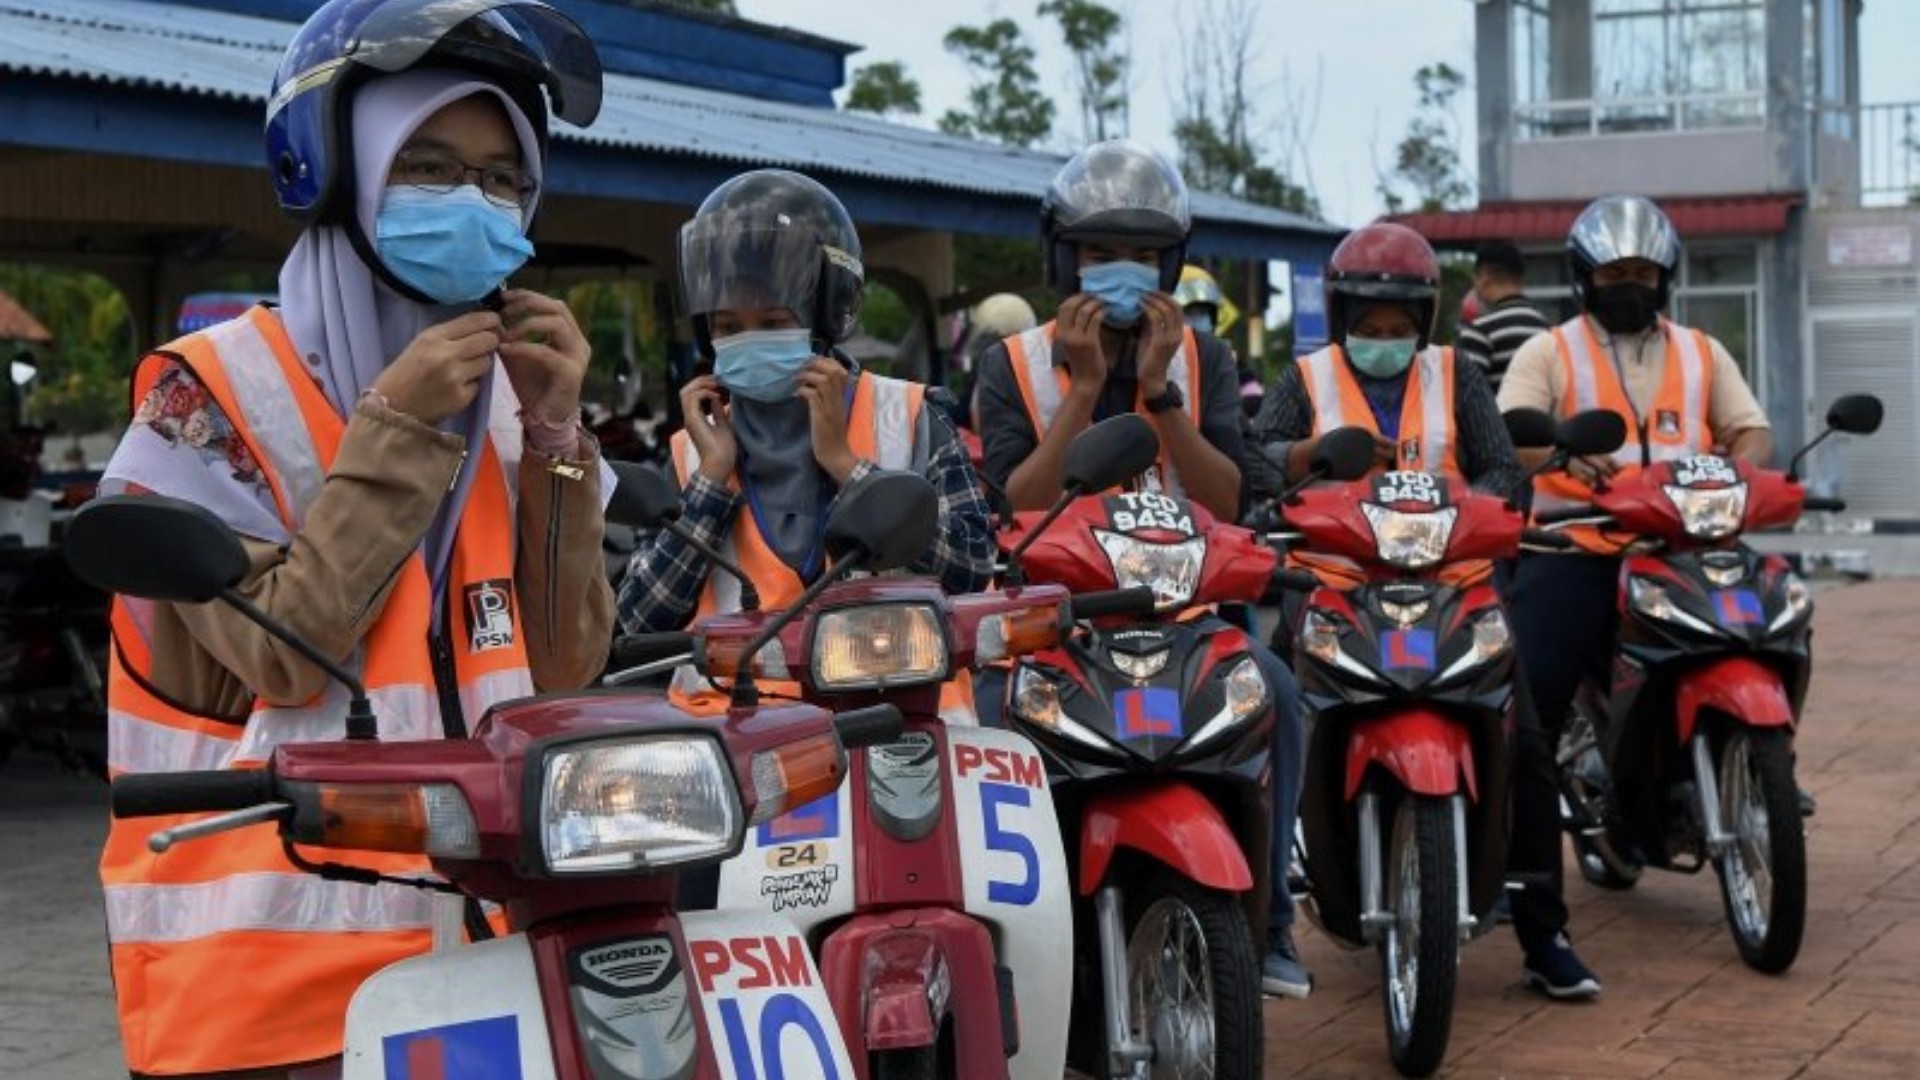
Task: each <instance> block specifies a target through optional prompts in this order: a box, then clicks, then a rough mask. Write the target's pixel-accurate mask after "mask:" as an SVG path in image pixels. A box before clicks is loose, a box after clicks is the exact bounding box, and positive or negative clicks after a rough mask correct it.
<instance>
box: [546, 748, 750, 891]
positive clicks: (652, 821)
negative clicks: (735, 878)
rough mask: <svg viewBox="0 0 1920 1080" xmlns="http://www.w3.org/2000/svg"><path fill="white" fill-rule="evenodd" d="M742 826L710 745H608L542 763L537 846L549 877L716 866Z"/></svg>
mask: <svg viewBox="0 0 1920 1080" xmlns="http://www.w3.org/2000/svg"><path fill="white" fill-rule="evenodd" d="M742 827H743V823H742V820H741V811H740V793H739V791H738V790H737V789H736V788H735V786H734V780H733V770H732V769H731V768H730V767H729V765H728V762H727V759H726V755H725V753H723V752H722V750H721V748H720V743H719V742H718V741H717V740H715V739H713V738H711V737H708V736H703V735H693V736H688V735H658V736H650V737H641V738H629V739H606V740H601V741H598V742H591V743H583V744H578V745H573V746H566V747H561V748H559V749H556V750H554V751H552V752H551V753H549V754H548V755H547V758H546V763H545V768H544V769H543V775H542V778H541V785H540V838H541V848H542V851H543V852H544V853H545V855H546V860H547V869H548V870H550V871H552V872H553V873H556V874H582V873H605V872H608V871H620V870H634V869H640V868H643V867H657V866H666V865H670V864H673V863H686V862H697V861H700V860H702V859H710V858H717V857H719V856H722V855H725V854H726V853H727V852H728V851H730V850H732V848H733V845H734V842H735V841H736V840H737V839H738V838H739V836H740V831H741V829H742Z"/></svg>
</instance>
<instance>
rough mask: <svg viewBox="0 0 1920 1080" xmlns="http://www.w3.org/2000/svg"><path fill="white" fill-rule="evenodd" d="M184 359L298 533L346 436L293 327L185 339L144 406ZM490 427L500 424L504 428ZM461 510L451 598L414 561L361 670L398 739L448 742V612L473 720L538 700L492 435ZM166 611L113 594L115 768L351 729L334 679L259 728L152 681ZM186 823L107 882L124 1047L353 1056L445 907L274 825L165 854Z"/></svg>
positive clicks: (138, 831)
mask: <svg viewBox="0 0 1920 1080" xmlns="http://www.w3.org/2000/svg"><path fill="white" fill-rule="evenodd" d="M165 360H174V361H177V362H178V363H180V364H181V365H182V366H184V367H185V368H186V369H187V370H188V371H189V372H190V373H191V374H192V375H193V376H194V378H195V379H196V380H197V381H198V382H199V384H200V385H201V386H202V387H204V388H205V389H206V390H207V392H208V393H209V394H210V395H211V396H212V398H213V399H214V401H215V402H216V403H217V404H218V406H219V408H220V410H221V411H222V413H223V414H224V415H225V416H226V417H227V419H228V420H229V421H230V422H231V423H232V424H233V429H234V433H235V435H236V437H238V438H239V439H240V440H241V441H242V442H243V443H244V444H245V445H246V446H247V447H248V449H249V450H250V451H251V452H252V453H253V454H254V457H255V459H256V460H257V462H258V463H259V466H260V470H261V474H262V476H263V477H264V478H265V481H266V483H267V485H268V487H269V488H270V489H271V490H272V492H273V496H274V500H275V504H276V507H277V509H278V512H279V516H280V519H281V524H282V525H283V526H284V527H285V529H286V531H287V534H288V535H294V534H296V533H297V532H298V531H299V529H300V526H301V524H302V523H303V522H304V520H305V515H306V513H307V510H308V508H309V507H310V506H311V505H312V502H313V500H314V499H315V498H317V497H318V496H319V492H320V491H321V490H322V487H323V485H324V484H325V481H326V475H327V470H328V469H330V468H331V467H332V464H333V461H334V459H335V457H336V456H337V454H338V452H339V448H340V443H341V440H342V438H343V437H344V435H345V432H346V427H347V424H346V420H345V419H343V418H342V417H341V416H340V415H339V414H338V413H336V412H334V410H333V407H332V405H331V404H330V403H329V402H328V401H327V399H326V396H325V395H324V394H323V393H322V392H321V390H320V389H319V387H318V386H317V385H316V384H315V383H314V382H313V380H312V377H311V376H310V375H309V374H308V373H307V371H306V369H305V367H304V365H303V364H302V363H301V361H300V359H299V357H298V356H297V355H296V354H295V353H294V349H293V346H292V344H291V342H290V341H289V340H288V339H287V335H286V331H285V329H284V328H283V327H282V326H281V324H280V322H279V320H278V317H277V316H275V315H274V314H273V313H271V312H270V311H268V310H267V309H265V308H254V309H252V310H250V311H249V312H248V313H247V314H246V315H243V316H241V317H240V318H237V319H234V320H231V321H229V322H227V323H223V324H221V325H220V326H217V327H214V328H212V329H210V330H208V331H205V332H202V333H199V334H193V335H188V336H187V337H185V338H182V339H180V340H178V341H176V342H174V343H172V344H171V345H169V346H167V347H166V349H165V350H163V351H161V352H159V353H155V354H151V355H149V356H148V357H147V358H145V359H143V361H142V362H141V364H140V365H139V367H138V368H137V369H136V372H135V377H134V386H133V389H134V398H135V400H136V401H139V400H141V399H143V398H144V397H145V395H146V392H147V391H148V390H150V389H151V388H152V387H153V385H154V384H155V383H156V382H157V380H158V378H159V374H160V372H161V371H162V370H164V365H163V363H162V361H165ZM496 421H497V418H490V421H489V428H490V430H495V431H497V430H499V427H498V425H497V423H496ZM480 454H481V459H480V461H479V462H478V464H477V471H476V473H475V477H474V481H473V483H472V485H471V488H470V492H469V495H468V499H467V503H466V506H465V508H464V509H463V511H462V515H461V522H462V524H461V527H460V529H459V531H458V533H457V534H456V536H455V542H454V547H453V553H452V558H451V562H450V564H449V572H448V581H449V583H450V584H449V586H448V593H449V595H448V596H446V597H439V598H436V597H434V596H433V595H432V586H431V584H430V582H429V580H428V575H427V570H426V563H425V560H424V559H423V558H422V557H421V555H420V554H419V553H418V552H417V551H416V552H415V553H414V554H413V555H412V556H411V557H410V558H409V559H408V560H407V561H405V562H404V563H402V564H401V565H400V566H399V567H396V568H395V569H396V575H395V579H394V582H393V584H392V586H391V588H390V591H389V592H388V594H387V597H386V599H385V601H384V603H383V606H382V607H381V608H380V609H379V614H378V618H377V619H376V620H374V622H373V624H372V626H371V627H370V628H369V629H368V630H367V631H366V633H365V634H364V635H362V638H361V644H360V648H359V649H358V650H357V651H356V653H355V655H354V656H353V657H352V658H350V659H349V661H348V665H349V666H350V667H354V668H358V669H360V671H361V674H362V680H363V681H364V682H365V683H366V685H367V690H368V694H369V697H371V698H372V700H373V702H374V708H375V712H376V714H377V716H378V719H379V726H380V734H381V737H382V738H383V739H390V740H394V741H405V740H414V739H431V738H439V737H442V735H443V733H444V727H443V723H444V722H443V718H442V717H441V715H440V709H439V697H438V695H437V693H436V692H435V682H434V673H433V664H432V661H431V657H430V652H429V647H428V634H429V630H430V628H431V626H432V619H433V614H434V611H435V610H436V608H444V610H445V611H446V612H447V614H448V616H450V618H449V625H447V626H446V627H445V632H446V633H447V635H448V637H449V641H450V644H451V645H452V651H453V653H454V668H455V678H456V681H457V683H458V686H457V690H458V693H459V697H460V700H461V705H462V709H463V711H464V712H465V714H466V718H467V720H468V721H469V722H470V723H471V722H476V721H478V720H479V718H480V716H481V715H482V714H483V713H484V711H485V710H486V709H487V708H488V707H490V706H491V705H493V704H495V703H498V702H500V701H503V700H507V699H509V698H515V697H522V696H525V695H526V694H527V693H529V692H530V691H531V690H532V677H531V672H530V671H529V669H528V664H527V655H526V643H525V631H524V624H523V622H522V621H521V619H520V617H519V602H518V600H517V598H515V597H514V595H513V580H514V551H515V544H516V540H515V536H514V533H515V528H514V517H513V514H514V511H513V505H514V493H513V492H512V491H511V490H510V489H509V483H510V480H509V477H508V474H507V473H506V472H505V470H504V467H503V463H502V460H501V458H502V456H503V455H501V454H500V453H498V452H497V451H496V449H495V447H494V442H493V438H491V437H490V438H488V439H485V440H482V442H481V447H480ZM156 614H157V608H156V607H155V606H154V605H152V604H148V603H145V602H141V601H132V600H126V599H116V601H115V603H114V609H113V616H112V622H113V633H114V639H115V648H114V649H113V650H112V653H111V659H110V663H109V669H108V701H109V705H110V709H109V721H108V726H109V735H110V749H109V755H108V756H109V762H110V765H111V767H112V769H113V770H115V771H116V772H123V773H125V772H131V773H145V772H170V771H176V770H182V769H210V768H231V767H247V766H252V765H258V764H260V763H262V762H264V761H265V760H266V759H267V758H269V757H270V756H271V755H272V753H273V750H274V749H275V748H276V747H278V746H281V745H283V744H288V743H295V742H316V741H318V742H328V741H335V740H338V739H339V738H341V736H342V735H343V734H344V719H343V717H344V715H345V703H346V692H345V690H344V689H342V688H340V687H337V686H334V685H331V684H329V685H328V686H327V687H326V689H325V690H324V691H323V692H322V693H320V694H318V695H316V696H315V697H314V698H313V699H312V700H309V701H305V702H300V703H298V704H294V705H284V704H281V705H274V704H269V703H268V702H266V701H264V700H256V701H255V702H254V706H253V709H252V710H251V712H250V714H249V715H248V716H247V718H246V719H245V720H244V721H233V720H228V719H222V718H217V717H204V716H198V715H194V714H192V713H189V712H186V711H184V710H182V709H180V708H178V707H176V706H175V705H173V704H171V703H169V702H167V701H165V700H163V699H161V698H160V697H159V696H158V695H157V694H156V693H154V692H153V690H152V689H151V686H152V683H151V679H150V676H149V674H148V668H149V667H150V665H151V650H150V638H151V633H152V625H153V619H154V618H155V617H156ZM183 820H188V819H187V818H183V817H172V818H154V819H138V820H126V821H115V822H113V824H112V826H111V828H110V830H109V833H108V838H107V845H106V850H105V852H104V853H103V855H102V858H101V865H100V872H101V878H102V881H103V884H104V885H105V886H106V888H107V892H108V907H107V915H108V932H109V938H110V940H111V942H112V944H113V949H112V960H113V977H114V986H115V990H116V993H117V995H118V998H119V1005H120V1016H121V1031H122V1042H123V1045H124V1047H125V1049H126V1054H127V1061H128V1065H129V1067H130V1068H132V1069H133V1070H134V1071H135V1072H139V1073H153V1074H176V1073H201V1072H224V1071H228V1070H238V1069H248V1068H258V1067H261V1066H269V1065H276V1064H284V1063H287V1062H298V1061H308V1060H315V1059H319V1058H324V1057H328V1056H331V1055H334V1054H337V1053H339V1052H340V1039H341V1034H342V1031H343V1026H344V1018H345V1013H346V1006H347V1001H348V999H349V998H350V997H351V996H352V994H353V992H354V990H355V989H356V988H358V986H359V984H360V983H361V982H362V981H363V980H364V979H365V978H366V977H367V976H368V975H370V974H372V973H373V972H374V971H377V970H379V969H380V968H382V967H384V966H386V965H387V964H390V963H392V962H394V961H395V960H398V959H401V958H403V957H405V956H408V955H412V954H416V953H419V952H420V951H422V950H424V949H425V948H426V946H427V944H428V941H429V936H428V934H427V932H426V931H427V928H428V927H429V926H430V925H431V903H430V899H429V898H428V897H427V896H426V894H422V893H419V892H418V891H417V890H414V889H407V888H400V887H392V888H389V887H380V888H372V887H369V886H365V885H358V884H352V883H345V882H342V883H338V884H336V883H333V882H328V881H325V880H323V879H320V878H316V877H312V876H309V875H306V874H303V873H300V872H299V871H297V870H296V868H295V867H294V866H293V865H292V864H291V863H289V862H288V861H287V858H286V855H285V853H284V851H283V850H282V848H281V845H280V841H279V839H278V836H277V834H276V831H275V830H274V828H273V827H272V826H269V825H261V826H254V827H251V828H247V829H241V830H236V831H234V832H230V833H224V834H221V835H219V836H214V837H208V838H204V839H201V840H197V841H195V842H194V843H192V844H189V845H182V846H181V847H178V848H175V849H172V850H170V851H168V852H167V853H165V854H163V855H161V854H155V853H153V852H151V851H149V850H148V849H147V847H146V841H147V839H148V838H149V837H150V836H151V835H152V833H153V832H155V831H156V830H158V829H160V828H164V827H167V826H169V825H174V824H178V823H179V822H181V821H183ZM309 856H310V857H314V858H324V859H326V860H328V861H332V862H340V863H345V864H348V865H354V866H362V867H366V868H370V869H376V870H378V871H380V872H382V873H388V874H402V875H419V874H422V873H424V872H426V871H427V866H428V864H427V862H426V860H425V859H423V858H419V857H415V856H402V855H385V854H376V853H368V852H348V851H334V850H328V851H325V852H319V851H312V852H309ZM236 965H242V966H244V968H245V978H246V980H247V987H248V994H247V995H246V996H247V1001H246V1002H245V1003H242V1004H240V1005H238V1006H236V1007H233V1008H227V1007H222V1008H220V1009H208V1008H206V1007H205V1002H204V1001H199V1002H196V1001H195V1000H194V998H195V992H194V989H193V988H194V987H204V986H208V985H219V984H220V983H221V982H222V981H223V980H228V979H231V978H232V977H233V976H234V971H235V968H236Z"/></svg>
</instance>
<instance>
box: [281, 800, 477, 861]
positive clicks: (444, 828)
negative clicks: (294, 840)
mask: <svg viewBox="0 0 1920 1080" xmlns="http://www.w3.org/2000/svg"><path fill="white" fill-rule="evenodd" d="M316 794H317V797H318V800H319V806H320V837H319V839H318V840H317V841H315V842H316V843H318V844H319V845H320V846H322V847H332V848H354V849H358V850H361V851H398V852H405V853H408V854H418V855H435V856H439V857H442V858H449V859H474V858H479V856H480V829H479V826H478V825H476V824H475V822H474V819H473V808H472V807H470V806H468V805H467V799H466V796H464V795H462V794H461V793H460V789H459V788H458V787H456V786H454V785H452V784H338V785H334V784H321V785H319V786H318V789H317V793H316Z"/></svg>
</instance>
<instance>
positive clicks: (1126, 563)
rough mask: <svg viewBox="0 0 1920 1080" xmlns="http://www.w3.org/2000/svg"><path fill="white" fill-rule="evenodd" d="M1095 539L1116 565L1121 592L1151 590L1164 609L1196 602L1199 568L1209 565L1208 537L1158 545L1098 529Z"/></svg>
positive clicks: (1114, 573) (1116, 578) (1117, 580)
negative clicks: (1195, 593)
mask: <svg viewBox="0 0 1920 1080" xmlns="http://www.w3.org/2000/svg"><path fill="white" fill-rule="evenodd" d="M1093 535H1094V538H1095V539H1096V540H1098V541H1100V549H1101V550H1102V551H1104V552H1106V553H1107V561H1108V562H1109V563H1111V564H1113V578H1114V582H1115V584H1116V585H1118V586H1119V587H1120V588H1122V589H1133V588H1139V587H1143V586H1144V587H1146V588H1149V589H1152V590H1153V599H1154V602H1155V604H1157V605H1158V606H1160V607H1163V608H1166V607H1177V606H1179V605H1181V604H1185V603H1186V602H1188V601H1189V600H1192V599H1193V590H1194V589H1195V588H1196V587H1197V586H1198V585H1199V584H1200V566H1201V564H1202V563H1204V562H1206V561H1207V540H1206V537H1203V536H1196V537H1194V538H1193V539H1191V540H1183V541H1181V542H1180V543H1177V544H1155V543H1151V542H1149V541H1146V540H1136V539H1134V538H1133V537H1131V536H1128V535H1127V534H1125V533H1117V532H1108V531H1107V530H1105V529H1095V530H1093Z"/></svg>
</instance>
